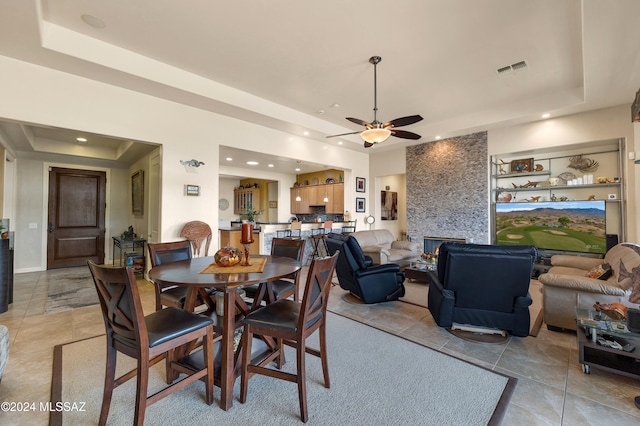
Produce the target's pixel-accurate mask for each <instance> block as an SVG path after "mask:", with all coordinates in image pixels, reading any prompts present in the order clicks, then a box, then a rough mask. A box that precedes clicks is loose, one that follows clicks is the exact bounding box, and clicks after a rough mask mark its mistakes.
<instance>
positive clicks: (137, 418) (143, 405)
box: [133, 359, 149, 426]
mask: <svg viewBox="0 0 640 426" xmlns="http://www.w3.org/2000/svg"><path fill="white" fill-rule="evenodd" d="M148 387H149V360H148V359H138V380H137V383H136V408H135V413H134V416H133V424H134V425H137V426H143V425H144V414H145V412H146V410H147V388H148Z"/></svg>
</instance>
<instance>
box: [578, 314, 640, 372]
mask: <svg viewBox="0 0 640 426" xmlns="http://www.w3.org/2000/svg"><path fill="white" fill-rule="evenodd" d="M576 321H577V325H578V331H577V333H576V338H577V342H578V354H579V361H580V364H582V371H583V372H584V373H585V374H589V373H590V372H591V367H593V368H599V369H602V370H605V371H609V372H611V373H617V374H622V375H624V376H627V377H634V378H640V334H638V333H631V332H630V331H629V330H628V329H627V326H626V323H625V322H624V321H616V320H613V319H611V318H609V317H607V316H606V315H605V314H603V313H601V312H597V311H595V310H594V309H580V308H578V309H576ZM603 336H607V338H608V340H611V339H613V340H616V341H618V342H621V344H622V343H628V344H631V345H633V346H635V349H633V350H632V351H624V350H621V349H613V348H608V347H605V346H602V345H600V344H598V338H599V337H603Z"/></svg>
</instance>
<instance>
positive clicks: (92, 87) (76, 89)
mask: <svg viewBox="0 0 640 426" xmlns="http://www.w3.org/2000/svg"><path fill="white" fill-rule="evenodd" d="M0 93H2V97H3V99H2V102H1V103H0V118H4V119H10V120H16V121H24V122H30V123H34V124H42V125H47V126H55V127H62V128H68V129H78V130H84V131H87V132H92V133H98V134H104V135H111V136H115V137H119V138H127V139H131V140H137V141H146V142H153V143H156V144H161V145H162V165H161V170H162V194H161V209H160V211H161V213H162V217H161V229H160V240H161V241H168V240H175V239H176V238H177V237H178V236H179V233H180V230H181V229H182V227H183V226H184V224H185V223H186V222H188V221H191V220H202V221H204V222H207V223H210V224H217V223H218V219H219V216H218V209H217V208H215V205H216V204H217V201H218V199H219V198H220V197H219V187H218V185H219V174H220V173H221V170H220V166H219V146H220V145H227V146H228V145H231V146H235V147H238V148H242V149H246V150H252V151H256V152H263V153H268V154H272V155H280V156H284V157H289V158H296V159H299V160H302V161H309V162H314V163H324V164H326V165H327V166H329V167H332V168H337V169H348V170H349V173H351V174H352V175H353V176H369V161H368V156H367V154H363V153H359V152H356V151H352V150H348V149H343V148H340V147H337V146H331V145H328V144H325V143H322V142H318V141H316V140H310V139H307V138H304V137H297V136H293V135H291V134H288V133H284V132H280V131H276V130H273V129H269V128H265V127H262V126H258V125H254V124H249V123H246V122H242V121H239V120H235V119H231V118H228V117H224V116H220V115H218V114H214V113H211V112H208V111H203V110H198V109H195V108H192V107H187V106H184V105H180V104H178V103H175V102H169V101H165V100H162V99H158V98H155V97H152V96H147V95H144V94H140V93H136V92H133V91H130V90H127V89H122V88H119V87H114V86H110V85H107V84H104V83H100V82H97V81H93V80H89V79H86V78H82V77H78V76H74V75H71V74H67V73H64V72H59V71H55V70H52V69H47V68H43V67H39V66H36V65H33V64H29V63H25V62H21V61H17V60H14V59H10V58H7V57H1V56H0ZM87 93H91V97H90V98H87V97H86V96H85V94H87ZM96 100H99V101H96ZM191 158H197V159H198V160H200V161H203V162H204V163H205V164H206V165H205V166H203V167H199V168H197V169H192V170H190V171H189V170H186V169H185V167H184V166H182V165H181V164H180V160H181V159H182V160H184V159H191ZM19 164H20V163H17V165H16V167H17V168H19V167H20V166H19ZM27 166H28V164H27ZM30 168H31V169H32V168H33V167H27V170H18V177H19V182H17V186H18V187H22V188H24V187H25V186H27V187H28V189H29V190H33V189H34V186H37V182H39V183H40V185H42V176H41V175H42V171H41V170H39V171H34V173H35V174H32V173H29V171H28V169H30ZM36 168H37V167H36ZM347 177H348V174H347V173H345V179H347ZM187 183H188V184H192V185H199V186H200V188H201V194H202V195H201V196H200V197H187V196H185V195H184V185H185V184H187ZM292 183H293V182H291V184H292ZM354 184H355V183H354V179H353V178H351V179H349V180H345V194H349V195H347V196H345V201H346V199H347V197H348V196H351V197H353V194H354V193H355V189H354ZM289 186H290V185H289ZM39 192H40V193H42V188H40V190H39ZM279 192H280V194H279V196H278V204H279V205H283V206H286V205H289V189H288V186H286V185H282V186H281V188H280V191H279ZM27 194H28V195H27ZM27 196H28V197H29V198H31V194H30V193H29V192H27V191H21V190H20V189H18V191H17V195H16V198H17V200H18V201H17V204H21V207H18V208H19V209H20V212H19V213H20V215H21V216H22V217H21V227H20V229H18V228H16V265H25V266H26V265H34V264H36V263H39V264H42V260H41V259H39V258H32V257H30V255H31V254H32V253H31V251H32V250H35V251H36V252H41V249H42V247H43V244H44V242H43V240H42V238H41V236H40V237H31V232H29V230H28V227H27V223H28V221H30V220H33V219H26V218H27V217H30V216H36V217H37V218H38V223H39V224H41V225H44V224H43V223H42V208H43V206H42V201H41V200H35V201H34V200H23V198H24V197H27ZM288 216H289V214H288V212H285V211H284V210H279V218H278V219H279V220H284V221H286V219H288ZM352 216H355V217H357V218H358V220H359V222H360V223H362V221H363V219H364V216H365V215H364V214H355V212H352ZM140 226H143V225H142V224H141V225H140ZM18 231H20V232H18ZM213 245H215V246H216V247H212V249H213V250H216V249H217V241H214V244H213Z"/></svg>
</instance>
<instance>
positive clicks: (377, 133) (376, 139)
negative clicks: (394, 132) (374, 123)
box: [360, 128, 391, 143]
mask: <svg viewBox="0 0 640 426" xmlns="http://www.w3.org/2000/svg"><path fill="white" fill-rule="evenodd" d="M360 136H361V137H362V139H364V141H365V142H369V143H380V142H384V141H386V140H387V138H388V137H389V136H391V130H389V129H377V128H376V129H367V130H365V131H363V132H362V133H360Z"/></svg>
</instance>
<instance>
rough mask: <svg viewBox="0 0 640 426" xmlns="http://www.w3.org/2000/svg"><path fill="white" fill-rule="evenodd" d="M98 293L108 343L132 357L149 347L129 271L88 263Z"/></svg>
mask: <svg viewBox="0 0 640 426" xmlns="http://www.w3.org/2000/svg"><path fill="white" fill-rule="evenodd" d="M89 269H90V270H91V275H92V276H93V282H94V285H95V288H96V291H97V293H98V299H99V301H100V308H101V310H102V317H103V319H104V324H105V329H106V333H107V341H108V342H109V343H108V344H109V345H113V346H118V350H120V351H121V352H123V353H125V354H127V355H129V356H131V357H134V358H139V357H142V356H143V354H144V352H145V349H148V347H149V337H148V335H147V328H146V324H145V321H144V311H143V309H142V301H141V300H140V293H139V291H138V286H137V283H136V278H135V276H134V274H133V269H131V268H127V267H121V268H110V267H104V266H99V265H96V264H95V263H93V262H89Z"/></svg>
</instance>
